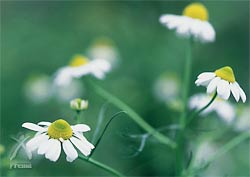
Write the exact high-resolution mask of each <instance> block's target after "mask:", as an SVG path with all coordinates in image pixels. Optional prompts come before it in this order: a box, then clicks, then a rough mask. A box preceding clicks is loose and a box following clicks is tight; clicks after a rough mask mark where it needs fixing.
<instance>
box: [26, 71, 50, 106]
mask: <svg viewBox="0 0 250 177" xmlns="http://www.w3.org/2000/svg"><path fill="white" fill-rule="evenodd" d="M51 87H52V86H51V80H50V78H49V76H47V75H35V76H31V77H29V78H28V80H27V81H26V82H25V84H24V94H25V96H26V97H27V98H28V100H29V101H32V102H33V103H36V104H39V103H43V102H46V101H48V100H49V99H50V97H51V94H52V91H51Z"/></svg>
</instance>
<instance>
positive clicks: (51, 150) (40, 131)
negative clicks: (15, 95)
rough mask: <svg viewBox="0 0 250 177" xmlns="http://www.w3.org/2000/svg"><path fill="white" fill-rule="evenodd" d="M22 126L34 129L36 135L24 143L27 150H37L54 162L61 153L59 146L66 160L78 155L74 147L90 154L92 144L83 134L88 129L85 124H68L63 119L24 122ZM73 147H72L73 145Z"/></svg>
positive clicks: (70, 160) (69, 160)
mask: <svg viewBox="0 0 250 177" xmlns="http://www.w3.org/2000/svg"><path fill="white" fill-rule="evenodd" d="M22 127H24V128H27V129H30V130H33V131H36V132H37V133H36V135H35V136H34V137H33V138H32V139H30V140H29V141H28V142H27V143H26V148H27V149H28V150H29V151H31V152H32V151H35V150H37V153H38V154H40V155H45V158H47V159H49V160H51V161H53V162H55V161H57V160H58V158H59V156H60V154H61V146H62V147H63V150H64V152H65V154H66V160H67V161H68V162H72V161H74V160H75V159H76V158H77V157H78V153H77V151H76V149H75V147H76V148H77V149H78V150H79V151H80V152H81V153H82V154H84V155H85V156H88V155H90V153H91V150H92V149H94V146H93V145H92V144H91V143H90V142H89V141H88V140H87V139H86V138H85V137H84V136H83V134H82V133H83V132H87V131H90V127H89V126H88V125H85V124H77V125H71V126H70V125H69V123H68V122H66V121H65V120H63V119H58V120H56V121H55V122H53V123H50V122H39V123H38V124H33V123H28V122H27V123H24V124H23V125H22ZM73 145H74V146H75V147H74V146H73Z"/></svg>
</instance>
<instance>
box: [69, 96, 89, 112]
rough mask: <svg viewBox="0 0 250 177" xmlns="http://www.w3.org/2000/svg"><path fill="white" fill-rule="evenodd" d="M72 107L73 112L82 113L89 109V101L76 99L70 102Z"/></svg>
mask: <svg viewBox="0 0 250 177" xmlns="http://www.w3.org/2000/svg"><path fill="white" fill-rule="evenodd" d="M70 107H71V109H73V110H76V111H82V110H84V109H87V108H88V101H87V100H82V99H80V98H76V99H74V100H72V101H70Z"/></svg>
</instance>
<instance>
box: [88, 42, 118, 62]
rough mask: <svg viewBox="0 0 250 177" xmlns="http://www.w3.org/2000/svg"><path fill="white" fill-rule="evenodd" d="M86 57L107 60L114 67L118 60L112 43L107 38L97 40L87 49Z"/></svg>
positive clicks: (116, 51)
mask: <svg viewBox="0 0 250 177" xmlns="http://www.w3.org/2000/svg"><path fill="white" fill-rule="evenodd" d="M87 55H88V56H89V57H90V58H101V59H104V60H107V61H108V62H109V63H111V65H112V66H116V65H117V64H118V62H119V58H120V57H119V53H118V50H117V48H116V47H115V45H114V42H113V41H112V40H111V39H109V38H107V37H101V38H97V39H96V40H95V41H94V42H93V44H92V45H91V46H90V47H89V48H88V50H87Z"/></svg>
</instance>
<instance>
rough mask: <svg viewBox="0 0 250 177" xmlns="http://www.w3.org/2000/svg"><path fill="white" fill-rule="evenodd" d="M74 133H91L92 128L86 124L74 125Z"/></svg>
mask: <svg viewBox="0 0 250 177" xmlns="http://www.w3.org/2000/svg"><path fill="white" fill-rule="evenodd" d="M71 128H72V130H73V131H78V132H87V131H90V127H89V126H88V125H86V124H77V125H72V126H71Z"/></svg>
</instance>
